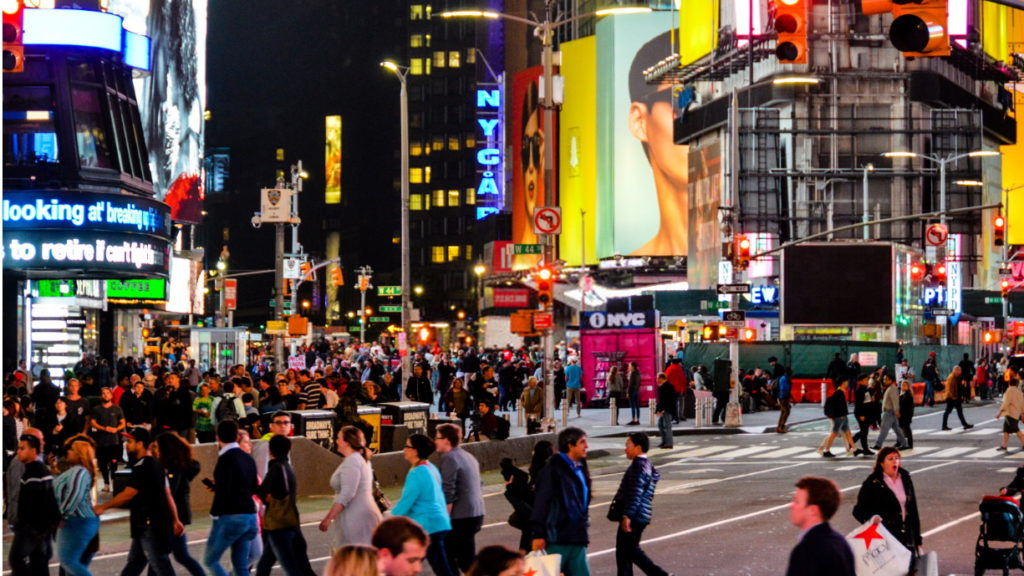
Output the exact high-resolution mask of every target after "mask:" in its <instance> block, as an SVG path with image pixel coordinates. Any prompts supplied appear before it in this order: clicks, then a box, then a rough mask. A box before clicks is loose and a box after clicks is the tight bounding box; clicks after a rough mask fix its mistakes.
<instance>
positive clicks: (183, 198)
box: [107, 0, 207, 222]
mask: <svg viewBox="0 0 1024 576" xmlns="http://www.w3.org/2000/svg"><path fill="white" fill-rule="evenodd" d="M206 6H207V0H178V1H173V0H150V1H149V2H137V1H134V0H109V2H108V4H107V9H108V11H109V12H112V13H114V14H118V15H120V16H122V17H123V18H124V27H125V29H127V30H130V31H132V32H136V33H138V34H145V35H146V36H149V37H151V38H153V39H154V42H153V62H152V67H151V73H150V74H148V75H144V76H142V77H140V78H136V79H135V81H134V83H135V95H136V98H137V99H138V103H139V113H140V115H141V117H142V126H143V131H144V132H145V137H146V145H147V147H148V148H149V164H150V170H151V172H152V174H153V189H154V190H155V191H156V196H157V198H158V199H160V200H162V201H164V202H166V203H167V204H168V205H170V206H171V217H172V218H173V219H174V220H175V221H178V222H199V221H200V220H201V219H202V209H203V208H202V201H203V177H202V170H203V112H204V110H205V100H206Z"/></svg>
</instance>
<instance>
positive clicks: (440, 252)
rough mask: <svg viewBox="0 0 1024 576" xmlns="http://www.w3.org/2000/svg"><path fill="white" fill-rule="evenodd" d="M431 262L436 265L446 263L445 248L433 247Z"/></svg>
mask: <svg viewBox="0 0 1024 576" xmlns="http://www.w3.org/2000/svg"><path fill="white" fill-rule="evenodd" d="M430 261H431V262H433V263H434V264H440V263H441V262H444V246H433V247H431V248H430Z"/></svg>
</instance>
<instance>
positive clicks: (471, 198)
mask: <svg viewBox="0 0 1024 576" xmlns="http://www.w3.org/2000/svg"><path fill="white" fill-rule="evenodd" d="M466 204H469V205H470V206H472V205H474V204H476V188H466Z"/></svg>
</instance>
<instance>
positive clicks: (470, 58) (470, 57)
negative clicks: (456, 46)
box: [466, 48, 476, 64]
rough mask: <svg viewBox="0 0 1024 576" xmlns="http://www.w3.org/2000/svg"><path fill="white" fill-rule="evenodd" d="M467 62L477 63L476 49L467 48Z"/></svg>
mask: <svg viewBox="0 0 1024 576" xmlns="http://www.w3.org/2000/svg"><path fill="white" fill-rule="evenodd" d="M466 64H476V49H475V48H470V49H469V50H466Z"/></svg>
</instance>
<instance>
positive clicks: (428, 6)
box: [427, 4, 433, 20]
mask: <svg viewBox="0 0 1024 576" xmlns="http://www.w3.org/2000/svg"><path fill="white" fill-rule="evenodd" d="M432 11H433V8H432V7H431V6H430V4H427V20H430V13H431V12H432Z"/></svg>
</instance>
